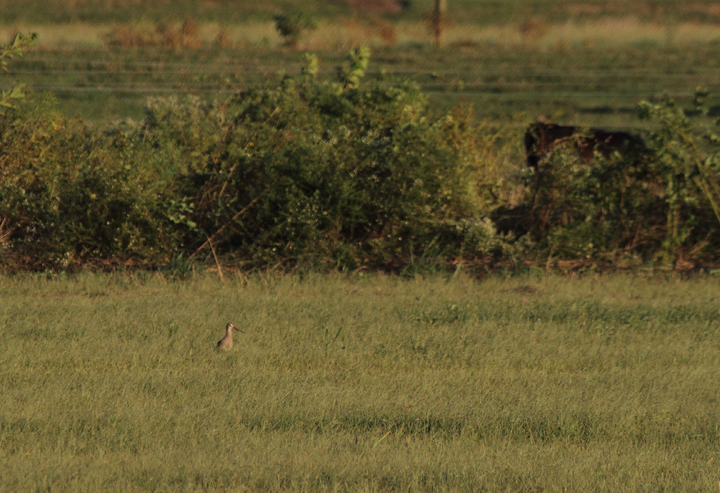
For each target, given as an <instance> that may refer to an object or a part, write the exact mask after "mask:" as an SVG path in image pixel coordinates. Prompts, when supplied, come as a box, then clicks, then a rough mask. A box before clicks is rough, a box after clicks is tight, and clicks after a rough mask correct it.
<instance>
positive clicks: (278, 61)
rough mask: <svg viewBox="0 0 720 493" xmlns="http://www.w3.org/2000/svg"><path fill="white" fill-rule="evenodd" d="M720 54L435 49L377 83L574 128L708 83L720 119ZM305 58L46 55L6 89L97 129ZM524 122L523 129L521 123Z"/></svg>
mask: <svg viewBox="0 0 720 493" xmlns="http://www.w3.org/2000/svg"><path fill="white" fill-rule="evenodd" d="M317 53H318V55H319V57H320V59H321V64H320V69H321V72H320V76H321V77H323V78H333V77H335V67H337V66H338V65H340V64H341V63H342V62H343V60H344V58H345V55H346V50H345V49H338V50H321V51H318V52H317ZM718 60H720V45H716V44H691V45H685V46H669V47H642V46H633V45H624V46H617V47H612V48H608V47H583V46H577V47H575V48H573V49H569V50H565V49H549V50H541V49H536V48H532V47H512V46H485V45H478V46H475V47H470V48H451V47H448V48H447V49H443V50H440V51H437V50H433V49H432V48H431V47H430V46H429V45H426V46H414V45H407V46H397V47H377V48H374V49H373V55H372V58H371V62H370V67H369V71H368V78H384V80H385V81H387V83H388V84H391V83H395V82H397V81H399V80H413V81H415V82H417V83H418V84H420V85H421V87H422V88H423V90H424V91H425V92H426V94H427V95H428V97H429V102H430V105H431V106H432V107H433V108H435V109H438V110H446V109H449V108H450V107H452V106H454V105H457V104H459V103H464V104H473V105H474V107H475V112H476V115H477V117H478V118H479V119H488V120H493V121H503V120H507V119H508V118H511V117H516V118H517V116H518V115H520V118H519V120H520V121H521V122H522V121H523V119H535V118H537V117H538V115H544V116H545V117H547V118H553V119H557V120H561V121H564V122H568V123H575V124H583V125H596V126H609V127H627V128H632V127H638V126H639V125H640V122H639V121H638V119H637V117H636V116H635V106H636V105H637V103H638V102H640V101H642V100H653V99H655V98H658V97H660V96H662V95H663V94H664V93H666V92H667V93H669V94H670V95H671V96H673V97H674V98H676V99H677V100H678V101H679V102H680V103H681V104H684V105H685V106H688V107H689V106H690V103H691V100H692V96H693V91H694V90H695V88H696V87H697V86H699V85H702V86H705V87H707V88H708V89H709V90H710V91H711V94H712V96H711V98H710V100H709V104H710V106H711V107H714V108H715V109H714V113H713V115H711V116H716V114H715V113H717V109H718V108H720V106H718V99H717V96H716V94H717V93H718V90H720V86H719V85H718V82H717V81H718V80H720V66H719V65H718ZM301 63H302V53H296V52H289V51H284V50H279V49H276V48H262V47H258V46H249V47H245V48H243V47H237V48H233V49H224V50H219V51H216V50H210V49H203V50H190V51H181V52H176V53H173V52H171V51H168V50H165V49H133V50H128V49H110V50H108V49H94V48H85V49H80V48H77V49H74V50H71V51H69V52H68V51H64V50H51V49H43V50H40V51H36V52H31V53H28V54H27V55H26V57H25V58H24V59H21V60H14V61H13V63H12V64H11V65H10V67H9V74H8V75H7V76H5V80H6V81H8V82H9V81H11V80H12V81H18V82H24V83H27V84H29V85H30V86H31V87H33V88H35V90H36V91H38V92H45V91H47V92H50V93H51V94H53V95H54V96H55V97H56V98H57V99H58V103H59V108H60V109H61V110H62V111H63V112H64V113H65V114H68V115H81V116H83V117H84V118H86V119H88V120H89V121H91V122H108V121H111V120H116V119H119V118H128V117H129V118H136V119H139V118H142V116H143V105H144V101H145V98H146V97H148V96H157V95H161V96H162V95H165V96H169V95H173V94H183V93H190V94H198V95H200V96H202V97H205V98H208V99H211V98H214V97H217V96H218V95H219V94H220V93H221V92H223V93H225V94H227V93H231V92H234V91H239V90H243V89H246V88H248V87H257V86H258V85H261V84H262V83H263V82H264V81H267V80H268V79H274V80H279V78H280V77H281V76H282V74H283V73H286V74H290V75H299V73H300V68H301ZM521 124H524V123H521Z"/></svg>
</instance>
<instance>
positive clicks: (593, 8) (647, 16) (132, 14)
mask: <svg viewBox="0 0 720 493" xmlns="http://www.w3.org/2000/svg"><path fill="white" fill-rule="evenodd" d="M401 5H402V6H404V8H401V7H400V6H401ZM433 6H434V0H405V1H402V0H400V1H398V0H272V1H264V2H257V1H254V0H204V1H197V0H177V1H174V2H167V1H166V0H146V1H138V0H116V1H112V2H110V1H107V0H85V1H72V2H68V1H66V0H25V1H23V2H17V1H13V0H2V1H0V18H2V19H3V22H5V23H15V22H32V23H67V22H77V21H83V22H89V23H113V22H116V23H126V22H135V21H137V20H139V19H143V20H147V21H151V22H157V21H179V20H182V19H184V18H187V17H193V18H195V19H196V20H198V21H209V22H224V23H228V24H236V23H242V22H246V21H248V20H253V21H256V20H265V19H267V18H268V17H269V16H272V15H273V14H277V13H281V12H287V11H293V10H303V11H307V12H310V13H312V14H313V15H314V16H316V17H317V18H320V19H327V18H337V17H339V16H349V15H359V16H372V15H381V16H385V17H387V18H388V19H393V20H398V19H406V20H417V19H424V18H426V17H427V15H428V12H430V10H431V9H432V8H433ZM448 14H449V16H450V19H451V20H452V21H454V22H459V23H465V24H481V25H490V24H496V23H501V22H517V21H524V20H527V19H528V18H531V17H541V18H543V19H545V20H548V21H552V22H559V21H560V22H564V21H566V20H568V19H575V18H578V17H582V18H603V17H607V16H623V15H632V16H634V17H637V18H639V19H642V20H651V21H657V20H661V21H662V20H671V21H691V22H717V21H718V19H719V18H720V9H719V8H718V6H717V2H714V1H711V0H696V1H693V2H684V1H682V0H655V1H652V2H636V1H633V0H614V1H607V0H448Z"/></svg>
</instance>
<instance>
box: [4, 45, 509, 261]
mask: <svg viewBox="0 0 720 493" xmlns="http://www.w3.org/2000/svg"><path fill="white" fill-rule="evenodd" d="M368 58H369V53H368V52H367V51H366V50H356V51H354V52H353V53H351V56H350V60H349V63H348V64H347V65H346V66H345V67H343V68H342V69H341V70H339V71H338V80H337V81H336V82H318V81H317V80H315V73H316V72H317V60H316V59H315V58H314V57H312V56H310V57H308V63H307V66H306V67H305V69H304V70H303V74H304V75H302V76H301V77H300V78H299V79H298V80H294V79H292V78H290V77H286V78H285V79H284V80H283V81H282V82H280V83H279V84H278V85H275V86H268V87H265V88H262V89H255V90H248V91H244V92H241V93H239V94H237V95H234V96H232V97H229V98H226V99H218V100H216V101H213V102H204V101H201V100H199V99H197V98H194V97H189V98H186V99H185V100H183V101H178V100H177V99H176V98H166V99H152V100H149V101H148V105H147V114H146V118H145V120H144V122H142V123H141V124H134V123H132V122H130V123H123V124H119V125H117V126H116V127H115V128H113V129H111V130H108V131H104V132H100V131H98V130H97V129H93V128H91V127H88V126H85V125H83V124H82V122H79V121H75V120H67V119H64V118H63V117H62V116H61V115H59V114H57V113H55V112H53V111H52V103H50V102H47V101H46V102H44V103H42V104H41V105H36V106H35V107H33V103H32V101H31V102H28V103H27V104H26V105H25V109H24V110H23V109H18V110H16V111H13V112H10V113H8V114H7V115H6V117H5V119H4V120H3V121H2V129H1V131H2V143H1V145H2V154H3V155H4V156H5V158H4V159H5V160H4V164H3V173H4V176H5V178H6V179H5V180H4V181H3V184H2V185H1V186H2V189H1V190H2V191H1V192H0V217H2V218H3V219H5V220H6V224H7V225H9V227H12V228H13V233H12V234H11V235H10V236H9V240H7V241H6V242H5V243H4V245H3V258H4V260H5V261H6V262H11V263H20V264H24V265H27V266H31V267H67V266H69V265H72V264H75V263H87V262H92V261H108V260H109V261H112V262H128V261H139V262H141V263H147V264H158V263H165V262H168V261H170V260H171V259H175V258H179V257H181V256H183V257H184V258H188V257H192V256H193V255H195V254H197V253H201V254H202V255H208V254H209V250H210V249H213V252H214V253H216V254H218V255H220V256H222V257H224V258H225V259H226V260H227V261H234V262H239V263H242V264H243V265H249V266H265V265H281V266H292V265H295V264H297V263H298V262H308V261H309V262H311V263H313V265H317V266H320V267H323V268H328V267H330V268H340V269H356V268H359V267H363V266H374V267H383V268H390V269H396V268H399V267H402V266H403V265H405V264H406V263H407V262H408V261H409V260H410V259H412V258H417V257H419V256H422V255H426V254H427V253H428V251H429V249H431V250H432V252H433V255H435V256H438V257H443V258H448V259H453V258H455V257H461V256H464V257H473V256H478V255H482V256H493V255H502V253H503V251H504V250H507V249H509V248H511V247H510V243H509V240H511V238H510V237H509V236H502V235H498V234H497V233H496V231H495V228H494V226H493V225H492V223H490V222H488V221H486V220H483V219H482V218H483V217H484V215H487V213H488V212H489V211H490V208H491V207H492V205H493V204H492V203H491V202H492V200H488V197H491V196H492V190H491V189H492V188H493V187H494V184H491V183H490V182H489V181H488V180H487V178H486V177H484V175H483V169H484V167H485V164H484V163H483V162H482V161H481V160H480V159H478V157H477V156H478V149H479V146H481V145H482V142H481V140H482V139H481V138H480V137H478V135H477V133H476V127H475V126H474V125H473V124H472V123H471V121H472V115H471V114H470V113H469V112H467V111H459V110H458V111H454V112H452V113H448V114H445V115H440V116H434V115H432V114H431V113H430V112H429V110H428V107H427V104H426V101H425V98H424V96H423V94H422V93H421V92H420V91H419V89H418V88H417V86H415V85H413V84H402V85H395V86H386V85H382V84H380V83H369V84H361V82H362V78H363V76H364V71H365V68H366V66H367V63H368ZM208 245H209V248H207V246H208Z"/></svg>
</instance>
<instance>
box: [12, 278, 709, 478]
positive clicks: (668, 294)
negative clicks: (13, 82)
mask: <svg viewBox="0 0 720 493" xmlns="http://www.w3.org/2000/svg"><path fill="white" fill-rule="evenodd" d="M0 296H1V298H0V299H2V304H0V334H1V335H0V355H1V358H2V360H1V363H0V369H1V370H0V371H2V375H0V386H1V390H0V456H2V459H3V460H2V461H0V463H1V464H2V466H0V478H2V479H1V480H0V485H1V486H2V489H8V490H18V489H19V490H27V489H31V490H34V489H67V488H72V489H76V490H93V489H98V488H101V489H113V490H117V489H132V490H196V489H206V490H223V489H239V490H242V489H243V488H246V489H254V490H257V489H260V490H269V491H281V490H301V491H302V490H305V491H311V490H332V489H341V490H344V489H353V490H357V489H365V490H369V491H380V490H389V489H408V490H467V491H471V490H472V491H478V490H498V489H501V490H502V489H508V490H514V491H518V490H519V491H530V490H538V489H543V490H552V491H555V490H561V489H563V488H567V489H569V490H574V491H581V490H583V491H592V490H606V491H612V490H618V489H624V490H633V491H637V490H643V491H644V490H648V491H657V490H660V489H672V490H677V491H697V490H701V489H706V490H707V489H708V488H710V487H714V485H715V484H716V481H717V475H718V472H719V471H718V467H717V454H718V452H719V449H720V447H719V445H720V441H719V438H720V437H719V434H720V429H719V427H718V424H717V423H718V417H719V416H718V393H717V390H716V385H715V382H716V381H717V368H718V364H719V363H720V361H719V360H720V356H719V354H720V353H719V352H718V349H720V333H719V332H718V316H717V315H718V309H717V308H715V307H717V306H718V305H717V300H718V298H720V285H719V283H718V282H717V281H716V280H715V279H711V278H698V279H695V280H692V281H685V282H675V280H658V279H654V280H651V281H645V280H642V279H639V278H632V277H621V276H618V277H605V278H597V279H593V278H586V279H583V280H571V281H568V280H566V279H563V278H559V277H546V278H542V279H535V278H531V277H527V278H512V279H508V280H504V281H503V280H500V279H498V278H493V279H488V280H485V281H482V282H477V281H473V280H470V279H466V278H462V276H460V277H456V278H453V279H447V278H443V277H432V278H428V279H421V278H417V279H414V280H405V281H403V280H401V279H399V278H393V277H385V276H370V277H368V278H358V277H355V278H347V277H340V276H315V275H311V276H309V277H306V278H304V279H301V278H299V277H285V278H273V277H272V276H255V277H251V278H250V279H249V282H248V283H245V282H244V281H241V280H238V279H236V280H231V281H229V282H227V283H221V282H219V281H217V280H215V279H212V278H208V277H204V276H200V277H197V278H195V279H191V280H188V281H185V282H168V281H166V280H165V279H164V278H163V277H161V276H159V275H155V276H149V275H147V274H140V275H137V276H134V277H133V276H124V275H116V276H101V275H92V274H82V275H78V276H77V277H70V278H65V277H64V276H58V277H56V278H51V279H48V278H46V277H41V276H23V277H18V278H9V277H4V278H2V279H0ZM228 320H232V321H233V323H235V324H236V325H237V326H238V327H243V328H244V329H245V330H246V333H245V334H240V335H238V336H237V337H238V339H237V344H236V350H234V351H232V352H231V353H229V354H226V355H217V354H215V353H214V351H212V347H213V343H214V342H215V341H216V340H217V339H218V338H219V337H220V336H221V335H222V327H223V325H224V323H225V322H227V321H228Z"/></svg>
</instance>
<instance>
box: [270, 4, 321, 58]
mask: <svg viewBox="0 0 720 493" xmlns="http://www.w3.org/2000/svg"><path fill="white" fill-rule="evenodd" d="M273 20H274V21H275V29H276V30H277V32H278V33H279V34H280V36H281V37H282V38H283V39H284V40H285V43H284V44H285V46H288V47H290V48H293V49H295V48H297V45H298V41H300V36H301V35H302V33H303V32H304V31H307V30H314V29H317V23H316V22H315V19H313V18H312V17H310V16H309V15H307V14H304V13H302V12H300V13H296V14H289V15H275V16H273Z"/></svg>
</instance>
